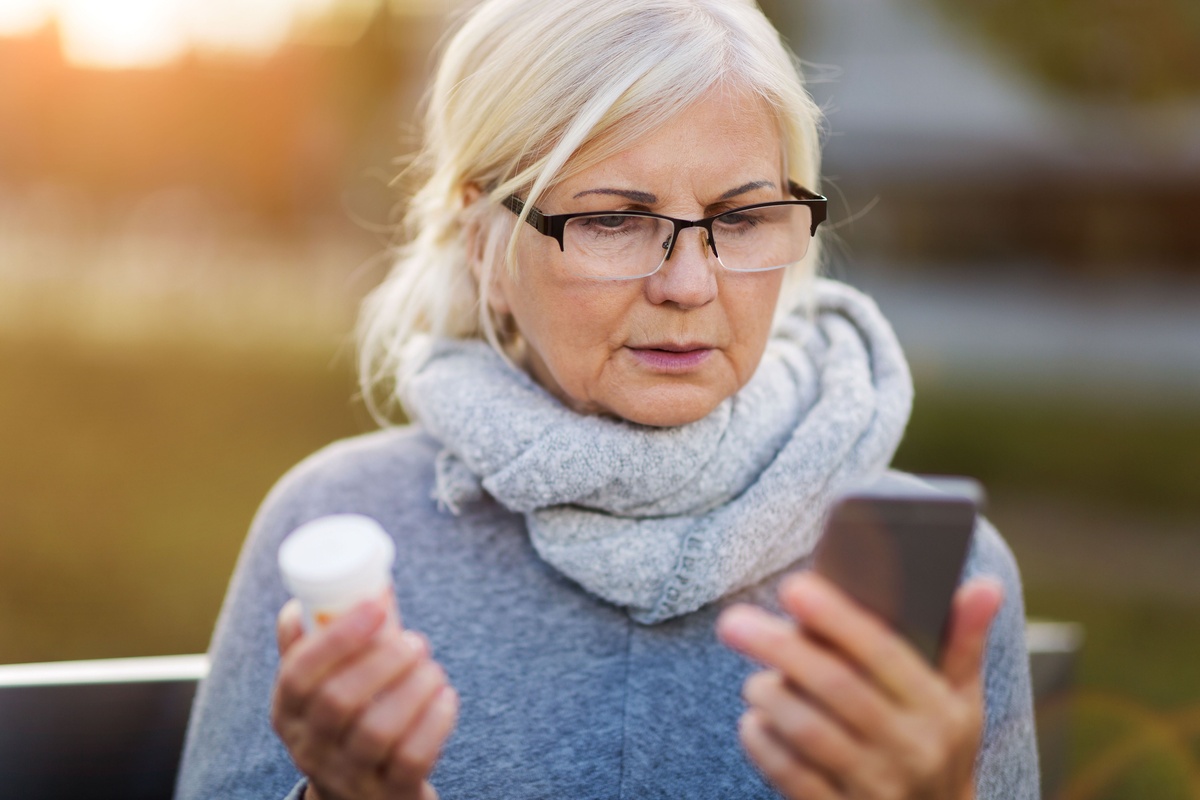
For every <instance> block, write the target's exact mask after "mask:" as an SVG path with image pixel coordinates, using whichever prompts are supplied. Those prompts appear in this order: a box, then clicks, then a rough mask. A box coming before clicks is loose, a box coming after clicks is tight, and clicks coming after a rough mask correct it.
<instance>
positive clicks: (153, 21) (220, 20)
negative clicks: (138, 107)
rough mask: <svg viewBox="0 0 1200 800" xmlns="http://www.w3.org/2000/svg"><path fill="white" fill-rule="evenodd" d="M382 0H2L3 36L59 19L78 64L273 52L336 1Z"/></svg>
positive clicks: (358, 7)
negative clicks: (197, 53) (194, 52)
mask: <svg viewBox="0 0 1200 800" xmlns="http://www.w3.org/2000/svg"><path fill="white" fill-rule="evenodd" d="M380 2H382V0H0V36H22V35H28V34H30V33H32V32H33V31H36V30H38V29H39V28H41V27H43V26H44V25H46V24H47V23H49V22H51V21H53V22H55V23H57V25H58V28H59V34H60V36H61V37H62V44H63V51H64V54H65V55H66V57H67V59H68V60H69V61H70V62H71V63H73V64H77V65H79V66H84V67H100V68H109V69H121V68H128V67H156V66H161V65H163V64H167V63H170V62H172V61H174V60H176V59H178V58H179V57H181V56H182V55H184V54H185V53H186V52H188V51H189V50H198V51H200V52H204V53H222V54H235V55H251V56H256V55H267V54H270V53H272V52H274V51H275V50H276V49H277V48H278V47H279V46H280V45H281V44H283V42H284V41H285V39H286V38H287V37H288V35H289V34H291V33H292V32H293V31H294V30H295V29H296V28H297V27H298V26H303V25H304V24H305V23H310V22H312V21H313V20H318V19H321V18H322V17H324V16H326V15H328V14H330V13H331V11H333V10H334V9H335V8H336V9H337V10H339V11H345V12H351V13H353V14H354V15H362V18H364V19H365V18H366V17H367V16H369V14H370V12H371V10H372V9H374V8H376V7H377V6H378V4H379V3H380Z"/></svg>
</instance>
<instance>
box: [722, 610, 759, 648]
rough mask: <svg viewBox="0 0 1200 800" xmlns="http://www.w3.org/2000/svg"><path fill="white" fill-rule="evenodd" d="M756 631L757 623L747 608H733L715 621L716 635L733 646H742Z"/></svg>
mask: <svg viewBox="0 0 1200 800" xmlns="http://www.w3.org/2000/svg"><path fill="white" fill-rule="evenodd" d="M757 630H758V621H757V620H756V619H755V618H754V614H753V612H752V611H751V610H750V609H748V608H740V607H738V606H733V607H731V608H729V609H726V611H725V612H724V613H723V614H721V616H720V617H719V618H718V619H717V633H718V634H719V635H720V636H721V637H722V638H724V639H728V640H729V641H730V642H731V643H734V644H744V643H746V642H747V641H749V640H750V639H751V638H753V636H754V634H755V632H756V631H757Z"/></svg>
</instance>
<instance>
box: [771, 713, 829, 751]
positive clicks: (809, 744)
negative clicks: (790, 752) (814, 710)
mask: <svg viewBox="0 0 1200 800" xmlns="http://www.w3.org/2000/svg"><path fill="white" fill-rule="evenodd" d="M776 727H777V728H778V729H779V732H780V733H781V734H783V736H784V738H786V739H787V741H788V742H789V743H790V744H792V745H793V746H795V747H798V748H800V749H801V750H804V751H806V752H812V751H813V750H814V749H816V748H817V747H819V746H820V745H821V743H822V731H821V727H820V726H819V725H818V724H817V721H816V719H814V718H813V716H812V714H811V713H808V712H807V711H804V710H800V711H796V712H794V713H790V714H786V715H785V716H784V717H783V718H782V719H780V720H779V721H778V722H777V723H776Z"/></svg>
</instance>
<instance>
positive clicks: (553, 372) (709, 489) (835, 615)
mask: <svg viewBox="0 0 1200 800" xmlns="http://www.w3.org/2000/svg"><path fill="white" fill-rule="evenodd" d="M817 145H818V112H817V110H816V109H815V108H814V106H813V103H812V102H811V100H810V99H809V97H808V95H807V94H806V93H805V91H804V89H803V86H802V83H801V79H800V77H799V76H798V74H797V71H796V69H795V67H794V63H793V61H792V59H791V58H790V57H789V56H788V54H787V53H786V51H785V49H784V48H783V46H782V45H781V43H780V40H779V36H778V34H777V33H776V32H775V31H774V30H773V29H772V28H771V26H770V24H769V23H768V22H767V20H766V19H765V18H764V17H763V16H762V14H761V13H760V12H759V11H758V10H757V8H755V7H754V5H753V4H752V3H751V2H749V0H744V1H743V0H604V2H594V0H588V1H587V2H584V0H485V1H484V2H483V3H481V4H480V5H479V6H478V7H476V8H475V9H474V10H473V11H472V13H471V14H470V15H469V16H468V17H467V18H466V20H465V21H464V23H463V24H462V25H461V26H460V28H459V30H458V31H457V33H456V34H455V35H454V37H453V38H452V39H451V40H450V41H449V44H448V46H447V49H446V51H445V53H444V55H443V58H442V61H441V64H440V68H439V71H438V73H437V78H436V82H435V85H434V86H433V89H432V94H431V97H430V100H429V108H428V120H427V130H426V132H425V147H424V150H423V152H422V154H421V156H420V158H419V160H418V167H419V168H420V169H421V170H422V172H421V175H422V178H423V181H424V182H423V184H422V185H421V187H420V190H419V191H418V192H417V193H416V194H415V196H414V197H413V198H412V199H411V201H410V205H409V213H408V223H409V231H408V233H409V238H408V243H407V244H406V245H405V246H404V248H403V250H402V251H401V252H400V254H399V258H398V261H397V263H396V265H395V268H394V270H393V272H392V274H391V276H390V277H389V278H388V279H387V281H386V282H385V283H384V284H383V285H382V286H380V288H379V289H378V290H377V291H376V292H375V293H374V294H373V296H372V297H371V298H370V299H369V301H368V302H367V304H366V307H365V310H364V316H363V324H362V328H361V346H362V357H361V370H362V376H363V381H364V386H365V389H366V390H367V393H368V395H370V394H371V393H372V392H374V393H375V394H376V396H378V393H379V391H380V389H381V388H382V389H383V390H385V391H386V392H387V396H388V397H390V398H392V399H395V400H396V401H397V402H398V403H399V404H401V405H402V406H403V408H404V410H405V411H406V412H407V413H408V415H409V417H410V418H411V419H412V420H413V424H411V425H409V426H407V427H399V428H390V429H387V430H384V431H381V432H378V433H375V434H371V435H368V436H364V437H361V438H358V439H355V440H351V441H346V442H341V443H338V444H335V445H332V446H331V447H329V448H327V449H325V450H323V451H322V452H320V453H318V454H317V455H315V456H313V457H311V458H310V459H308V460H307V461H305V462H304V463H303V464H301V465H300V466H299V467H297V468H296V469H294V470H293V471H292V472H291V473H290V474H289V475H288V476H287V477H286V478H285V479H284V480H283V481H282V482H281V483H280V484H279V486H277V487H276V489H275V490H274V491H273V492H272V493H271V495H270V496H269V497H268V499H267V501H266V503H265V505H264V507H263V509H262V511H261V512H260V514H259V516H258V518H257V519H256V521H255V523H254V526H253V529H252V531H251V534H250V537H249V540H248V542H247V544H246V547H245V550H244V552H243V555H242V557H241V560H240V562H239V565H238V568H237V571H236V574H235V575H234V578H233V582H232V585H231V588H230V591H229V595H228V597H227V600H226V603H225V606H224V609H223V611H222V614H221V618H220V620H219V622H218V626H217V631H216V635H215V639H214V641H213V646H212V650H211V656H212V673H211V675H210V676H209V678H208V680H207V681H206V682H205V684H204V685H203V687H202V688H201V691H200V694H199V697H198V700H197V703H196V708H195V712H194V714H193V720H192V726H191V730H190V733H189V738H188V743H187V747H186V753H185V758H184V763H183V766H182V773H181V776H180V783H179V797H180V798H223V799H226V800H227V799H229V798H271V797H277V798H284V797H290V798H299V797H303V798H308V800H335V799H337V798H342V799H344V800H350V799H351V798H421V799H422V800H429V799H430V798H435V797H437V796H438V795H439V793H440V794H441V795H443V796H445V797H447V798H459V797H464V798H466V797H470V798H477V797H497V798H535V797H536V798H546V797H553V798H592V797H595V798H601V797H604V798H608V797H629V798H651V797H664V798H666V797H670V798H758V797H778V796H780V795H782V796H784V797H789V798H805V799H806V800H810V799H811V800H823V799H824V798H947V800H949V799H950V798H953V799H954V800H960V799H961V798H967V797H972V796H974V797H980V798H984V797H986V798H1005V800H1011V798H1028V797H1034V796H1036V794H1037V788H1036V784H1037V765H1036V756H1035V750H1034V739H1033V723H1032V710H1031V701H1030V688H1029V674H1028V663H1027V656H1026V652H1025V649H1024V645H1023V641H1022V621H1023V610H1022V601H1021V594H1020V586H1019V580H1018V577H1017V572H1016V567H1015V565H1014V563H1013V560H1012V557H1011V555H1010V554H1009V552H1008V550H1007V548H1006V547H1005V545H1004V543H1003V542H1002V540H1001V539H1000V538H999V537H998V535H997V534H996V533H995V532H994V531H993V530H992V529H991V527H989V526H988V525H986V524H985V523H981V524H980V525H979V527H978V529H977V530H976V532H975V536H974V540H973V544H972V547H971V551H970V555H969V558H968V563H967V568H966V576H965V578H964V583H963V585H962V586H961V587H960V589H959V591H958V593H957V595H956V597H955V600H954V605H953V609H952V616H951V622H950V625H949V629H948V636H947V643H946V646H945V652H944V655H943V657H942V659H941V662H940V664H939V665H938V666H937V667H933V666H930V665H929V664H928V663H927V662H926V661H924V660H923V659H922V658H921V657H920V656H919V655H917V653H916V651H915V650H913V649H912V648H911V647H910V646H909V645H908V644H906V643H905V642H904V641H902V640H901V639H900V638H898V637H897V636H896V635H895V634H893V633H892V632H891V631H890V630H889V629H888V628H887V627H886V626H885V625H884V624H883V623H882V622H880V621H879V620H878V619H876V618H874V617H873V616H872V615H870V614H869V613H868V612H866V611H865V610H863V609H862V608H861V607H859V606H857V605H855V604H854V603H853V602H852V601H850V600H849V599H848V598H847V597H846V596H845V595H843V594H842V593H841V592H840V591H839V590H837V589H836V588H835V587H833V586H832V585H831V584H829V583H827V582H825V581H824V580H823V579H821V578H819V577H817V576H815V575H814V574H812V573H808V572H806V571H805V568H806V567H807V565H808V563H809V558H810V555H811V552H812V549H813V546H814V544H815V542H816V540H817V538H818V535H819V532H820V529H821V524H822V521H823V519H824V517H825V516H826V511H827V509H828V508H829V505H830V502H831V500H832V498H833V496H834V495H835V494H836V493H837V492H838V491H839V490H840V489H841V488H843V487H845V486H847V485H848V484H850V483H851V482H854V481H859V480H862V479H864V478H869V477H871V476H874V475H879V474H882V473H883V472H885V471H886V469H887V466H888V463H889V460H890V459H891V456H892V454H893V452H894V450H895V448H896V446H897V444H898V443H899V441H900V437H901V434H902V432H903V429H904V426H905V424H906V421H907V417H908V412H909V408H910V404H911V397H912V388H911V381H910V378H909V373H908V369H907V367H906V365H905V362H904V359H903V356H902V354H901V352H900V348H899V346H898V345H897V342H896V339H895V337H894V335H893V334H892V332H891V330H890V328H889V327H888V325H887V323H886V321H885V320H884V319H883V318H882V317H881V316H880V314H879V312H878V310H877V309H876V308H875V306H874V305H873V304H872V303H871V302H870V301H869V300H868V299H867V298H865V297H864V296H862V295H861V294H859V293H857V292H856V291H854V290H852V289H850V288H849V287H846V286H843V285H840V284H837V283H834V282H832V281H827V280H821V279H818V278H816V277H815V273H816V264H817V259H818V248H817V243H818V242H817V240H816V238H815V235H816V232H817V228H818V225H819V223H820V222H821V221H822V220H823V219H824V215H825V201H824V198H822V197H820V196H819V195H817V194H816V193H815V191H814V190H815V189H816V188H817V186H818V150H817ZM336 512H356V513H361V514H366V515H369V516H371V517H374V518H376V519H377V520H379V521H380V522H381V523H382V525H383V526H384V528H385V529H386V530H387V531H388V532H389V533H390V535H391V536H392V537H393V538H394V539H395V544H396V550H397V553H398V563H397V565H396V569H395V574H394V580H395V592H394V594H395V598H394V599H395V603H396V606H395V607H396V608H398V609H399V611H400V617H401V619H402V623H403V624H402V625H396V624H395V622H394V619H395V617H394V614H392V611H394V609H392V610H389V608H387V605H388V604H387V603H385V602H383V601H378V602H373V603H371V602H368V603H364V604H361V605H360V606H358V607H356V608H355V609H354V610H353V611H351V612H350V613H348V614H346V615H344V616H342V617H340V618H339V619H338V620H337V621H335V622H334V623H333V624H332V625H330V626H329V627H327V628H324V629H320V630H317V631H313V632H310V633H307V634H302V633H301V630H300V626H299V623H298V622H297V614H296V610H295V608H294V606H293V605H291V604H289V605H286V606H285V601H286V600H287V597H286V595H285V592H284V590H283V588H282V586H281V583H280V580H279V578H278V576H277V574H276V568H275V553H276V551H277V549H278V547H279V543H280V541H281V539H282V537H283V536H284V535H286V534H287V533H288V532H289V531H290V530H292V529H294V528H295V527H297V526H298V525H300V524H301V523H303V522H305V521H308V520H311V519H313V518H315V517H318V516H321V515H325V514H330V513H336ZM870 557H871V554H869V553H864V554H863V558H870ZM281 607H283V610H282V612H280V608H281ZM277 614H278V616H277ZM389 620H390V621H389ZM277 648H278V649H277ZM435 787H436V790H435Z"/></svg>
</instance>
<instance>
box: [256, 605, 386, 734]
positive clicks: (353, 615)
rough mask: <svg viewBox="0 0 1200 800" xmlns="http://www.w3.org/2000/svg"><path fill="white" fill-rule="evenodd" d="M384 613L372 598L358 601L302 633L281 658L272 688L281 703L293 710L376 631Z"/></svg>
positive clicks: (308, 697)
mask: <svg viewBox="0 0 1200 800" xmlns="http://www.w3.org/2000/svg"><path fill="white" fill-rule="evenodd" d="M385 618H386V612H385V610H384V608H383V607H382V605H381V604H380V603H378V602H375V601H367V602H364V603H360V604H359V605H357V606H355V607H354V608H352V609H351V610H350V611H348V612H347V613H345V614H343V615H342V616H340V617H338V618H337V619H335V620H334V621H333V622H331V623H330V624H329V627H327V628H324V629H321V630H315V631H311V632H310V634H309V635H306V636H302V637H301V638H300V640H299V641H297V642H296V643H295V644H294V645H292V647H291V648H290V649H289V650H288V652H287V654H286V655H285V656H284V657H283V658H282V659H281V661H280V666H279V678H278V680H277V681H276V688H277V690H278V695H279V698H280V701H281V703H280V704H281V706H282V707H283V708H284V709H285V710H288V711H296V710H299V709H301V708H303V707H304V706H305V705H307V704H308V702H309V700H310V699H311V697H312V695H313V693H314V692H315V691H316V688H317V687H318V686H320V685H321V684H322V683H323V682H324V681H325V680H326V679H327V678H328V677H329V675H330V673H331V672H333V670H334V669H335V668H336V667H337V666H338V665H339V664H341V663H342V662H343V661H345V660H346V659H348V658H350V657H352V656H354V655H356V654H358V653H360V652H361V651H362V650H363V648H365V647H366V646H367V643H368V642H369V641H370V640H371V638H372V637H373V636H374V635H375V634H376V633H377V632H378V631H379V628H380V626H381V625H383V621H384V619H385Z"/></svg>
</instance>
